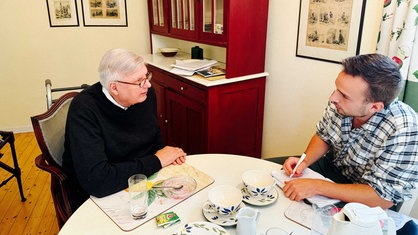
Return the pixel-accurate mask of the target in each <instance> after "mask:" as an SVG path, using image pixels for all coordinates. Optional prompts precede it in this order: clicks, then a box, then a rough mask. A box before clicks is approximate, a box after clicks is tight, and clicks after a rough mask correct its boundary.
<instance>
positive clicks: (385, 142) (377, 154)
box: [316, 100, 418, 204]
mask: <svg viewBox="0 0 418 235" xmlns="http://www.w3.org/2000/svg"><path fill="white" fill-rule="evenodd" d="M352 121H353V118H352V117H347V116H342V115H340V114H338V113H337V111H336V109H335V107H334V106H333V105H332V104H331V103H329V104H328V107H327V108H326V109H325V113H324V116H323V119H322V121H320V122H319V123H318V124H317V126H316V127H317V134H318V135H319V137H320V138H321V139H322V140H324V141H325V142H326V143H328V145H330V146H332V147H333V149H334V156H333V159H332V162H333V163H334V165H335V166H336V167H337V168H338V169H340V170H341V173H342V174H343V175H344V176H345V177H347V179H349V180H351V181H352V182H353V183H360V184H368V185H370V186H371V187H373V188H374V190H375V191H376V192H377V194H378V195H380V197H382V198H384V199H386V200H390V201H393V202H395V204H397V203H398V202H401V201H404V200H408V199H411V198H412V194H411V189H414V188H415V182H418V117H417V114H416V113H415V111H414V110H413V109H412V108H411V107H409V106H408V105H406V104H404V103H402V102H400V101H398V100H395V101H393V102H392V103H391V104H390V106H389V107H388V108H386V109H384V110H381V111H380V112H378V113H376V114H375V115H373V116H372V117H371V118H370V119H369V120H368V121H367V123H365V124H363V125H362V126H361V127H360V128H352Z"/></svg>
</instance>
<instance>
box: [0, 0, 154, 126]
mask: <svg viewBox="0 0 418 235" xmlns="http://www.w3.org/2000/svg"><path fill="white" fill-rule="evenodd" d="M76 2H77V5H78V16H79V20H80V27H53V28H51V27H50V26H49V21H48V12H47V7H46V1H45V0H35V1H34V0H31V1H28V0H11V1H0V15H1V19H2V20H1V21H0V34H1V37H0V42H1V43H0V74H1V75H0V100H1V105H0V129H3V130H6V129H7V130H14V131H16V132H19V131H27V130H29V131H30V130H31V123H30V116H33V115H35V114H40V113H41V112H44V111H45V110H46V99H45V86H44V80H45V79H46V78H50V79H51V80H52V85H53V87H66V86H77V85H80V84H82V83H88V84H92V83H94V82H96V81H98V76H97V67H98V63H99V60H100V58H101V57H102V55H103V54H104V52H105V51H106V50H108V49H110V48H116V47H122V48H127V49H130V50H133V51H136V52H138V53H142V54H143V53H149V51H150V49H149V48H150V43H149V30H148V17H147V15H148V10H147V5H146V1H145V0H127V1H126V2H127V8H128V10H127V15H128V26H129V27H84V26H83V20H82V11H81V1H80V0H76Z"/></svg>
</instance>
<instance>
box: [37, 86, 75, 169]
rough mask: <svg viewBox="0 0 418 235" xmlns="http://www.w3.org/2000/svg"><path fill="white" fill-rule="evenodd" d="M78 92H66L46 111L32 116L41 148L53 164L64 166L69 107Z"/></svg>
mask: <svg viewBox="0 0 418 235" xmlns="http://www.w3.org/2000/svg"><path fill="white" fill-rule="evenodd" d="M78 93H79V92H69V93H66V94H64V95H63V96H61V97H60V98H58V99H57V101H56V102H55V103H54V104H53V105H52V106H51V108H50V109H48V110H47V111H46V112H45V113H43V114H40V115H37V116H33V117H31V121H32V126H33V131H34V132H35V136H36V140H37V141H38V145H39V148H40V149H41V151H42V154H43V155H44V157H45V158H46V160H47V161H48V163H49V164H51V165H58V166H60V167H61V166H62V154H63V153H64V136H65V124H66V121H67V113H68V108H69V106H70V103H71V101H72V99H73V98H74V96H76V95H77V94H78Z"/></svg>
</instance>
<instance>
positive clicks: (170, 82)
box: [150, 69, 206, 103]
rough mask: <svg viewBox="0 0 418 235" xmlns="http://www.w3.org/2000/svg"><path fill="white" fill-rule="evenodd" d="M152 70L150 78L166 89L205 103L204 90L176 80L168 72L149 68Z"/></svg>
mask: <svg viewBox="0 0 418 235" xmlns="http://www.w3.org/2000/svg"><path fill="white" fill-rule="evenodd" d="M150 70H151V71H152V80H151V81H155V82H158V83H159V84H160V85H162V86H163V87H165V88H166V89H170V90H172V91H174V92H176V93H178V94H180V95H183V96H185V97H187V98H190V99H193V100H195V101H198V102H200V103H206V91H204V90H202V89H199V88H197V87H195V86H193V85H190V84H188V83H185V82H182V81H180V80H178V79H177V78H176V77H175V76H174V75H173V76H171V75H169V74H168V73H167V74H166V73H162V72H160V71H159V70H156V69H150Z"/></svg>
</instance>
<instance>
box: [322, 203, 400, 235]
mask: <svg viewBox="0 0 418 235" xmlns="http://www.w3.org/2000/svg"><path fill="white" fill-rule="evenodd" d="M337 234H338V235H351V234H356V235H371V234H373V235H383V234H388V235H395V234H396V229H395V223H394V221H393V220H392V219H391V218H389V217H388V216H387V214H386V212H385V211H384V210H383V209H382V208H380V207H373V208H370V207H368V206H366V205H364V204H361V203H356V202H351V203H347V204H346V205H345V206H344V207H343V209H342V210H341V211H340V212H338V213H336V214H335V215H334V216H333V220H332V224H331V227H330V229H329V231H328V235H337Z"/></svg>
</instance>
